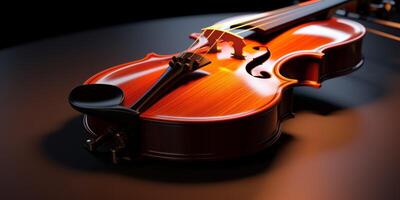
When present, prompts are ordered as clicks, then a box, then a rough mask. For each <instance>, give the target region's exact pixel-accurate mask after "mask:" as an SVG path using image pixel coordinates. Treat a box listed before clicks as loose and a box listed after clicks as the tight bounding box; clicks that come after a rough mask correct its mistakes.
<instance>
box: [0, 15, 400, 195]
mask: <svg viewBox="0 0 400 200" xmlns="http://www.w3.org/2000/svg"><path fill="white" fill-rule="evenodd" d="M233 15H235V14H222V15H206V16H190V17H180V18H170V19H162V20H153V21H145V22H139V23H132V24H124V25H119V26H114V27H108V28H104V29H98V30H92V31H86V32H80V33H75V34H71V35H66V36H61V37H57V38H50V39H46V40H41V41H37V42H33V43H29V44H25V45H21V46H16V47H12V48H7V49H2V50H0V91H1V93H2V95H0V102H1V105H3V106H2V112H1V115H0V123H1V124H0V130H1V131H0V152H1V153H0V159H1V165H0V177H1V179H0V186H1V187H0V198H1V199H20V198H24V199H69V200H71V199H81V198H85V199H89V198H90V199H110V198H113V199H126V198H127V197H128V198H129V199H247V200H253V199H335V200H337V199H400V184H399V180H400V171H399V168H400V156H399V150H400V121H399V118H398V116H397V114H398V113H400V92H399V89H400V85H399V83H400V76H399V75H400V68H399V67H400V65H399V64H400V50H399V49H400V43H399V42H395V41H392V40H390V39H387V38H383V37H380V36H377V35H373V34H367V35H366V37H365V40H364V46H363V51H364V56H365V65H364V66H363V67H362V68H361V69H360V70H358V71H356V72H355V73H352V74H350V75H348V76H344V77H340V78H336V79H332V80H328V81H326V82H324V83H323V87H322V88H320V89H311V88H297V89H296V91H295V109H296V111H297V114H296V117H295V118H294V119H291V120H288V121H286V122H285V123H284V124H283V132H284V134H283V137H282V138H281V140H279V142H278V143H277V144H276V145H275V146H274V147H272V148H270V149H268V150H267V151H265V152H263V153H261V154H259V155H257V156H254V157H251V158H246V159H242V160H237V161H229V162H217V163H197V164H193V163H192V164H187V163H186V164H183V163H171V162H156V161H148V162H142V163H136V164H134V165H132V166H113V165H110V164H107V163H104V162H102V161H100V160H97V159H96V158H94V157H93V156H92V155H91V154H90V153H88V152H87V151H85V150H84V149H83V148H82V144H81V141H82V134H83V129H82V126H81V117H80V115H79V113H77V112H75V111H74V110H72V109H71V108H70V106H69V105H68V102H67V96H68V94H69V91H70V90H71V89H72V88H73V87H74V86H76V85H78V84H80V83H81V82H82V81H84V80H85V79H86V78H88V77H89V76H90V75H92V74H94V73H96V72H98V71H100V70H102V69H105V68H107V67H109V66H113V65H117V64H121V63H125V62H128V61H132V60H135V59H138V58H141V57H143V56H144V55H145V54H146V53H149V52H157V53H159V54H169V53H173V52H178V51H179V50H181V49H184V48H185V47H187V46H188V45H189V44H190V43H191V41H190V40H189V39H188V35H189V34H190V33H191V32H196V31H198V30H199V29H200V28H201V27H204V26H206V25H209V24H211V23H212V22H216V21H218V20H219V19H223V18H226V17H228V16H233ZM366 25H367V26H375V25H372V24H366ZM378 28H379V27H378Z"/></svg>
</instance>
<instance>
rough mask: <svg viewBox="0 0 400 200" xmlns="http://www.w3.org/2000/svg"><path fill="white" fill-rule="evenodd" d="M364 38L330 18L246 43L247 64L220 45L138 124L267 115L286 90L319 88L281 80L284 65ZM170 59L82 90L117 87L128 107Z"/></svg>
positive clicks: (109, 75)
mask: <svg viewBox="0 0 400 200" xmlns="http://www.w3.org/2000/svg"><path fill="white" fill-rule="evenodd" d="M364 33H365V30H364V28H363V27H362V26H361V25H359V24H358V23H355V22H351V21H348V20H343V19H335V18H332V19H329V20H325V21H316V22H310V23H307V24H303V25H301V26H297V27H295V28H293V29H291V30H289V31H286V32H284V33H283V34H281V35H279V36H277V37H275V38H272V39H271V40H270V41H268V42H267V43H259V42H256V41H254V40H250V39H245V42H246V46H245V47H244V50H243V51H244V55H245V60H239V59H234V58H232V57H231V53H232V51H233V49H232V47H231V46H230V45H229V44H227V43H221V44H220V48H221V51H220V52H218V53H209V54H207V55H205V56H206V57H207V58H208V59H209V60H211V62H212V63H211V64H209V65H207V66H205V67H203V68H202V69H201V70H199V71H197V72H196V73H195V74H194V75H193V77H191V78H190V79H189V78H188V80H186V81H185V82H184V83H182V84H180V85H179V86H178V87H177V88H176V89H175V90H173V91H171V92H169V93H168V94H167V95H166V96H164V97H163V98H162V99H161V100H159V101H158V102H157V103H155V104H154V105H153V106H152V107H150V108H149V109H148V110H147V111H145V112H144V113H142V114H141V118H143V119H147V120H161V121H182V122H184V121H191V122H204V121H219V120H229V119H236V118H240V117H244V116H249V115H253V114H256V113H259V112H262V111H265V110H267V109H269V108H271V107H272V106H274V105H275V104H276V102H277V101H279V99H280V97H281V96H280V95H281V91H282V90H283V89H285V88H287V87H292V86H295V85H309V86H313V87H318V86H319V82H318V80H306V81H302V82H299V81H298V80H295V79H288V78H285V77H284V76H282V75H281V74H280V70H279V69H280V67H281V66H282V65H283V64H284V63H286V62H287V61H289V60H291V59H293V58H296V57H299V56H306V57H312V58H319V59H322V57H323V55H324V54H323V51H324V50H325V49H329V48H332V47H335V46H340V45H343V44H346V43H350V42H353V41H355V40H359V39H360V38H361V37H362V36H363V35H364ZM265 47H267V48H268V49H269V51H270V53H271V57H270V58H269V59H268V61H266V62H264V63H262V65H259V66H255V67H254V68H253V69H251V70H250V73H249V72H248V71H249V69H247V70H246V66H247V64H248V63H249V62H250V61H252V60H253V58H256V57H259V56H261V55H263V54H265V53H266V52H267V51H268V50H267V48H265ZM170 58H171V55H167V56H160V55H156V54H149V55H147V56H146V57H145V58H143V59H142V60H139V61H135V62H132V63H128V64H123V65H120V66H116V67H113V68H110V69H107V70H105V71H103V72H100V73H98V74H97V75H95V76H93V77H91V78H90V79H89V80H88V81H86V84H92V83H103V84H111V85H117V86H118V87H120V88H122V90H123V91H124V93H125V100H124V105H125V106H130V105H132V104H133V103H134V102H135V101H136V100H137V99H138V98H139V97H140V96H141V95H143V94H144V93H145V91H146V90H147V89H148V88H149V87H150V86H151V85H152V84H153V83H154V82H155V81H156V80H157V78H158V77H159V76H160V75H161V74H162V73H163V71H164V70H165V68H166V67H167V63H168V61H169V60H170ZM262 71H264V73H265V72H268V73H269V74H270V75H271V77H270V78H258V77H256V76H258V75H260V74H261V73H262ZM316 73H318V71H317V72H316ZM317 76H318V74H317ZM317 78H318V77H317Z"/></svg>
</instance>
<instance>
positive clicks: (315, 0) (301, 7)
mask: <svg viewBox="0 0 400 200" xmlns="http://www.w3.org/2000/svg"><path fill="white" fill-rule="evenodd" d="M346 2H348V0H310V1H306V2H303V3H299V4H296V5H293V6H289V7H285V8H281V9H278V10H274V11H269V12H265V13H262V14H261V15H260V17H257V18H255V19H251V20H249V21H246V22H241V23H239V24H235V25H233V27H235V26H242V25H244V24H251V25H249V26H244V27H250V28H251V27H256V29H255V30H256V31H261V32H264V33H270V32H274V31H276V30H279V29H280V28H283V27H285V26H290V25H293V24H295V23H297V22H300V21H303V20H305V19H309V18H312V17H316V16H321V15H322V14H324V15H325V16H327V13H329V11H330V10H332V9H333V8H335V7H337V6H340V5H342V4H344V3H346ZM322 16H323V15H322Z"/></svg>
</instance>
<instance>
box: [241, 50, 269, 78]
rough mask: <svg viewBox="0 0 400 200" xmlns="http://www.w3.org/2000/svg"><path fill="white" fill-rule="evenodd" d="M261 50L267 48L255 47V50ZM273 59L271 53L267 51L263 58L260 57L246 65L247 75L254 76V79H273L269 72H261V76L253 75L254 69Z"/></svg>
mask: <svg viewBox="0 0 400 200" xmlns="http://www.w3.org/2000/svg"><path fill="white" fill-rule="evenodd" d="M261 48H266V47H254V49H255V50H259V49H261ZM270 57H271V52H270V51H268V50H267V52H266V53H264V54H263V55H261V56H258V57H256V58H254V59H253V60H252V61H250V62H249V63H247V65H246V71H247V73H249V74H250V75H252V76H254V77H258V78H269V77H271V75H270V74H268V72H265V71H262V72H260V74H253V73H252V70H253V69H254V68H256V67H257V66H260V65H262V64H263V63H264V62H265V61H267V60H268V59H269V58H270Z"/></svg>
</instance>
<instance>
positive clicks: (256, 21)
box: [181, 5, 298, 59]
mask: <svg viewBox="0 0 400 200" xmlns="http://www.w3.org/2000/svg"><path fill="white" fill-rule="evenodd" d="M295 6H298V5H295ZM290 9H293V7H291V6H289V7H287V8H282V9H280V10H279V12H280V13H278V14H276V15H271V16H269V17H263V18H260V19H256V20H254V21H251V22H248V23H244V24H242V25H239V26H235V27H233V28H229V29H226V30H224V29H222V31H232V30H236V29H240V28H242V27H245V26H249V25H251V24H255V23H258V22H262V21H266V20H269V19H270V18H272V19H273V18H277V17H279V16H280V15H283V14H285V13H283V12H284V11H287V10H290ZM272 12H273V11H272ZM270 13H271V12H265V13H261V14H263V15H266V14H270ZM217 25H218V24H217ZM220 25H223V23H222V24H220ZM214 32H215V29H213V30H212V32H211V33H210V35H208V36H207V37H206V39H207V40H208V39H209V38H210V37H211V35H212V34H213V33H214ZM204 33H205V30H203V31H202V32H201V34H200V35H199V36H198V37H197V38H196V40H195V41H194V42H193V43H192V44H191V45H190V46H189V47H188V48H187V49H186V50H190V49H191V48H192V47H193V46H194V45H195V44H196V43H197V42H198V41H199V40H200V38H201V37H202V36H204ZM223 35H224V33H223V34H221V35H220V37H219V38H218V39H217V40H216V41H218V40H220V39H221V38H222V37H223ZM214 45H215V44H213V45H212V46H214ZM212 46H210V47H212ZM198 49H199V48H198ZM198 49H195V51H194V52H193V54H192V55H191V56H190V57H189V59H190V58H191V57H192V56H193V55H194V54H195V53H197V51H198ZM184 51H185V50H184ZM184 51H182V52H184ZM182 52H181V53H182Z"/></svg>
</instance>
